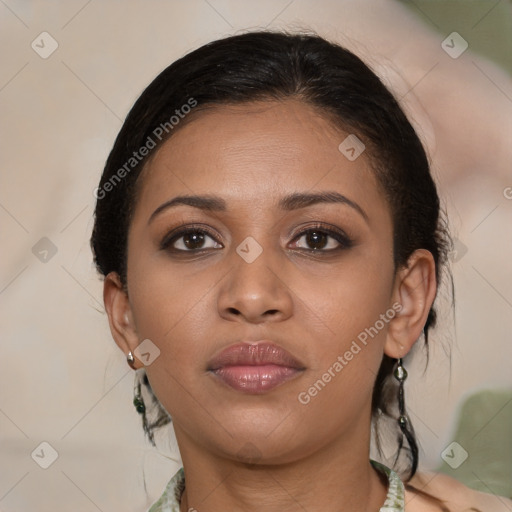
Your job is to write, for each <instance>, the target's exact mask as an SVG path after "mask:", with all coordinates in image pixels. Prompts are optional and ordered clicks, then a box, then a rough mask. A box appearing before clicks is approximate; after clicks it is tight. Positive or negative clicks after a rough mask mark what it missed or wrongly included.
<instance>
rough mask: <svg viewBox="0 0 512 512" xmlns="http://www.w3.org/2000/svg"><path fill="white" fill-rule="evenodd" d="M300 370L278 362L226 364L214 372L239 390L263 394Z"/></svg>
mask: <svg viewBox="0 0 512 512" xmlns="http://www.w3.org/2000/svg"><path fill="white" fill-rule="evenodd" d="M299 372H300V370H298V369H297V368H290V367H287V366H278V365H276V364H266V365H261V366H224V367H222V368H219V369H218V370H214V371H213V374H214V375H216V376H217V377H219V378H220V379H221V380H222V381H224V382H225V383H226V384H227V385H228V386H231V387H232V388H233V389H236V390H237V391H243V392H244V393H251V394H261V393H265V392H266V391H270V390H271V389H274V388H275V387H277V386H280V385H281V384H283V383H285V382H287V381H289V380H290V379H292V378H293V377H295V376H296V375H298V373H299Z"/></svg>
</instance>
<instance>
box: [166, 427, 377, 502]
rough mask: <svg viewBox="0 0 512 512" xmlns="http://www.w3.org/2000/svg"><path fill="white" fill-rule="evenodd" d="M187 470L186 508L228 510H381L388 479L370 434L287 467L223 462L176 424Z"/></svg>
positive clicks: (333, 445)
mask: <svg viewBox="0 0 512 512" xmlns="http://www.w3.org/2000/svg"><path fill="white" fill-rule="evenodd" d="M175 430H176V436H177V439H178V443H179V444H180V452H181V455H182V460H183V465H184V469H185V492H184V494H183V497H182V502H181V510H182V511H189V510H194V509H195V510H197V511H198V512H201V511H202V510H208V512H220V511H222V512H225V511H226V510H233V511H238V510H243V511H245V512H256V511H257V512H259V511H261V510H265V511H268V512H277V511H279V512H282V511H283V510H286V511H289V512H304V510H307V511H308V512H314V511H322V512H340V511H341V510H350V511H351V512H363V511H364V512H378V511H379V509H380V507H381V506H382V504H383V503H384V500H385V498H386V493H387V480H386V479H385V477H382V476H381V475H380V474H379V473H378V472H377V471H376V470H375V469H374V468H373V467H372V466H371V464H370V462H369V453H368V446H369V432H368V433H367V439H361V436H360V432H359V436H358V438H359V439H358V442H357V443H355V442H353V440H352V439H350V438H351V437H352V436H344V435H341V436H339V438H338V439H336V441H335V443H331V444H329V445H328V446H325V447H323V448H322V449H320V450H316V451H315V452H314V453H312V454H310V455H309V456H307V457H303V458H301V459H300V460H294V461H292V462H286V463H283V464H272V465H270V464H267V465H266V464H264V463H261V464H244V463H241V462H238V461H234V460H232V459H227V458H220V457H218V456H216V455H213V454H211V453H209V452H205V449H204V447H199V446H196V445H195V444H193V443H191V442H190V439H186V436H185V434H184V432H183V431H180V429H179V427H177V426H176V425H175Z"/></svg>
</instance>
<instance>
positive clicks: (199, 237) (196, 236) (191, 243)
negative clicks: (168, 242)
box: [183, 233, 204, 249]
mask: <svg viewBox="0 0 512 512" xmlns="http://www.w3.org/2000/svg"><path fill="white" fill-rule="evenodd" d="M203 241H204V235H203V234H202V233H188V234H187V235H185V236H184V237H183V243H184V244H185V246H186V247H187V248H188V249H196V248H197V247H195V244H198V245H199V246H200V245H202V243H203Z"/></svg>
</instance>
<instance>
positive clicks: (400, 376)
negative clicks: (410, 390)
mask: <svg viewBox="0 0 512 512" xmlns="http://www.w3.org/2000/svg"><path fill="white" fill-rule="evenodd" d="M394 376H395V379H396V380H397V381H398V413H399V416H398V425H399V426H400V429H401V430H402V431H403V429H404V427H406V426H407V416H406V414H405V400H404V381H405V379H407V371H406V369H405V368H404V367H403V364H402V358H399V359H398V364H397V366H396V369H395V372H394Z"/></svg>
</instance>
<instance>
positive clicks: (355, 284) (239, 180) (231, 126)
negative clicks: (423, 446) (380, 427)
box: [104, 100, 437, 512]
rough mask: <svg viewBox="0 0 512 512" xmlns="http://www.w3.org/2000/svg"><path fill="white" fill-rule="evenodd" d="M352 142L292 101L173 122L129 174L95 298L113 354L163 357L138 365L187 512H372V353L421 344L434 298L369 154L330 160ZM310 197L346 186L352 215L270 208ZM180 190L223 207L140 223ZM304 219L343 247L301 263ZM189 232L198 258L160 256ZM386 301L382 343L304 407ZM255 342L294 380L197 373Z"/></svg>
mask: <svg viewBox="0 0 512 512" xmlns="http://www.w3.org/2000/svg"><path fill="white" fill-rule="evenodd" d="M347 135H348V134H347V133H343V132H342V131H340V130H339V129H338V128H336V127H334V126H333V125H332V124H331V123H330V122H329V121H328V120H326V119H325V117H323V116H322V115H321V114H320V113H319V112H318V111H316V110H315V109H314V108H313V107H311V106H308V105H306V104H304V103H302V102H300V101H298V100H286V101H282V102H277V101H272V102H270V101H269V102H260V103H253V104H246V105H239V106H223V107H219V108H214V109H212V110H209V111H205V112H202V113H199V114H198V115H197V116H196V117H195V118H194V119H193V120H191V121H189V122H187V124H186V125H184V126H183V127H181V128H180V129H179V130H178V131H177V132H176V133H175V134H174V135H173V136H172V138H171V139H169V140H168V141H167V142H166V143H165V144H164V145H163V146H162V147H161V148H160V149H159V150H158V151H157V152H156V153H155V155H153V157H152V159H151V161H150V162H149V164H148V166H147V168H146V169H145V171H144V173H143V175H142V176H141V178H142V184H141V188H140V191H139V192H140V193H139V196H138V200H137V204H136V208H135V212H134V216H133V220H132V224H131V226H130V230H129V239H128V272H127V290H128V293H125V291H124V290H123V287H122V286H121V283H120V282H119V278H118V276H117V275H116V274H115V273H112V274H109V276H107V278H106V279H105V287H104V300H105V306H106V309H107V313H108V315H109V321H110V327H111V331H112V334H113V337H114V339H115V341H116V343H117V344H118V345H119V347H120V348H121V350H122V351H123V352H124V353H125V354H127V353H128V351H130V350H131V351H132V352H133V351H134V350H135V348H136V347H137V346H138V345H139V343H140V342H141V341H142V340H145V339H150V340H151V341H152V343H154V344H155V345H156V346H157V347H158V349H159V350H160V355H159V356H158V357H157V358H156V359H155V360H154V362H152V363H151V365H149V366H147V368H146V371H147V374H148V378H149V380H150V382H151V386H152V388H153V390H154V392H155V394H156V395H157V397H158V398H159V400H160V401H161V403H162V404H163V406H164V407H165V408H166V410H167V411H168V412H169V413H170V414H171V416H172V418H173V423H174V429H175V432H176V437H177V440H178V444H179V447H180V452H181V455H182V459H183V463H184V468H185V475H186V481H187V488H186V491H185V495H184V498H183V502H182V510H188V508H189V507H194V508H196V509H197V510H199V511H201V510H208V511H212V512H215V511H220V510H245V511H253V510H254V511H256V510H262V509H264V510H267V511H273V510H288V511H295V510H297V511H299V510H301V511H303V510H308V511H313V510H322V511H324V512H329V511H333V512H334V511H339V510H340V504H341V503H343V505H344V507H346V510H352V511H355V512H357V511H366V512H368V511H372V510H375V511H377V510H379V507H380V506H381V505H382V503H383V501H384V498H385V495H386V491H387V487H386V484H385V482H383V481H382V479H381V478H380V476H379V475H378V473H377V472H376V471H375V470H374V469H373V468H372V467H371V466H370V464H369V462H368V457H369V444H370V407H371V394H372V388H373V383H374V379H375V377H376V373H377V370H378V368H379V365H380V361H381V359H382V356H383V354H384V353H386V354H387V355H389V356H391V357H402V356H404V355H405V354H406V353H407V352H408V351H409V350H410V348H411V347H412V345H413V344H414V342H415V341H416V340H417V339H418V337H419V335H420V333H421V331H422V328H423V325H424V323H425V320H426V317H427V314H428V311H429V308H430V306H431V304H432V302H433V300H434V297H435V290H436V283H435V273H434V262H433V258H432V255H431V254H430V253H429V252H428V251H425V250H418V251H416V252H415V253H414V254H413V255H412V256H411V258H410V260H409V264H408V267H407V268H402V269H398V271H397V272H396V273H395V269H394V267H393V253H392V233H393V226H392V219H391V214H390V209H389V205H388V204H387V203H386V200H385V198H384V194H383V193H382V191H381V189H380V187H379V185H378V183H377V181H376V179H375V177H374V175H373V172H372V170H371V168H370V164H369V160H368V155H366V153H363V154H362V155H361V156H360V157H358V158H357V159H356V160H355V161H353V162H351V161H349V160H348V159H347V158H346V157H345V156H344V155H343V154H342V153H341V152H340V151H339V150H338V145H339V144H340V143H341V142H342V141H343V140H344V139H345V138H346V136H347ZM320 191H323V192H324V191H334V192H338V193H339V194H343V195H344V196H346V197H347V198H348V199H350V201H352V202H353V203H355V204H357V205H358V208H359V209H361V210H362V211H363V212H364V214H361V213H360V212H359V211H358V209H357V208H353V207H351V206H349V205H347V204H332V203H331V204H328V203H318V204H315V205H310V206H307V207H305V208H301V209H298V210H293V211H285V210H282V209H279V208H278V207H277V206H276V203H277V201H278V200H279V199H281V198H282V197H283V196H286V195H288V194H291V193H295V192H303V193H311V192H320ZM191 194H211V195H216V196H221V197H222V198H223V199H224V200H225V201H226V211H215V212H209V211H201V210H199V209H197V208H194V207H192V206H189V205H179V206H177V207H174V208H169V209H165V210H162V211H161V213H159V214H157V215H155V216H154V217H153V219H152V220H150V217H151V216H152V214H153V213H154V212H155V210H156V209H157V208H158V207H159V206H161V205H162V204H163V203H165V202H167V201H169V200H170V199H172V198H174V197H176V196H178V195H191ZM316 222H320V223H322V224H324V225H325V226H324V228H316V229H314V231H316V232H319V231H322V232H325V228H327V229H329V228H331V229H335V230H336V229H338V230H342V231H344V232H345V233H346V235H347V236H348V238H349V239H350V240H352V242H351V244H348V245H342V248H341V249H339V250H337V248H338V247H340V243H339V242H338V241H336V239H334V238H333V237H332V236H330V235H329V237H328V238H320V242H322V243H324V246H323V247H324V248H322V249H318V250H317V251H316V253H315V254H311V248H312V247H311V243H313V244H314V241H313V242H311V241H310V242H309V244H308V237H307V236H305V235H304V231H305V230H306V229H311V228H312V227H313V225H314V223H316ZM185 224H186V225H191V224H194V225H196V226H197V225H200V226H198V227H201V228H203V229H209V230H210V231H211V232H212V238H210V235H205V239H204V245H203V246H201V245H200V244H199V245H198V246H199V247H201V248H202V250H199V249H196V250H195V252H194V253H191V252H187V253H185V251H184V250H186V249H187V246H186V245H185V244H184V238H180V239H177V240H176V241H175V242H174V247H175V248H176V249H175V250H174V252H173V251H172V250H171V246H169V247H168V248H167V249H161V248H160V244H161V242H162V240H164V239H165V238H166V237H167V236H168V235H169V233H170V232H171V231H173V230H174V229H175V228H177V227H179V226H183V225H185ZM326 236H327V235H326ZM247 237H252V238H253V239H254V240H255V241H256V242H257V243H258V244H259V246H260V247H261V249H262V250H263V252H262V253H261V254H260V255H259V256H258V257H257V258H256V259H255V260H254V261H253V262H252V263H247V262H246V261H245V260H244V259H242V258H241V257H240V255H239V254H238V253H237V251H236V249H237V247H238V246H240V244H241V243H242V242H243V241H244V240H245V239H246V238H247ZM178 249H183V251H182V252H179V251H178ZM308 249H309V251H308ZM331 249H332V251H331V252H328V251H329V250H331ZM189 251H190V249H189ZM321 251H324V252H321ZM393 304H395V305H396V304H399V308H400V311H399V312H398V313H396V314H395V315H394V316H393V318H392V319H391V320H389V321H388V322H386V323H385V324H384V327H383V328H382V329H381V330H380V331H379V333H378V335H376V336H374V337H373V339H370V341H369V342H368V343H367V345H366V346H363V345H361V344H360V345H361V350H360V351H359V352H358V353H357V354H356V355H354V357H353V358H352V359H351V360H350V361H348V362H347V363H348V364H346V365H345V366H344V367H343V369H342V371H340V372H338V373H336V376H335V377H333V378H332V379H331V381H330V382H329V383H328V384H327V385H326V386H325V387H324V388H323V389H322V390H321V391H320V392H318V394H317V395H316V396H314V397H312V398H311V400H310V401H309V403H308V404H303V403H300V402H299V400H298V395H299V393H301V392H304V391H307V390H308V389H309V388H310V387H311V385H312V384H313V383H314V382H315V381H317V380H318V379H319V378H321V377H322V375H323V374H325V372H327V371H328V369H329V368H330V367H332V366H333V363H334V362H335V361H337V358H338V356H340V355H343V354H345V352H347V350H349V349H350V347H351V344H352V342H353V341H354V340H356V339H357V336H358V335H359V334H360V333H361V332H362V331H364V330H365V329H366V328H369V327H371V326H374V325H375V323H376V321H377V320H378V319H379V318H380V315H382V314H385V313H386V312H387V311H390V310H392V306H393ZM261 339H267V340H272V341H274V342H275V343H277V344H278V345H280V346H281V347H283V348H284V349H286V350H287V351H288V352H290V353H291V354H292V355H293V356H294V357H295V358H297V359H298V360H299V361H300V362H301V363H302V364H303V366H304V370H303V371H301V372H300V373H299V374H298V375H297V376H296V377H295V378H293V379H292V380H290V381H288V382H286V383H284V384H282V385H281V386H278V387H277V388H275V389H273V390H272V391H270V392H268V393H264V394H261V395H248V394H245V393H242V392H240V391H235V390H233V389H231V388H229V387H227V386H226V385H225V384H224V383H223V382H221V381H219V379H217V378H216V377H215V376H214V375H212V374H211V372H208V371H207V368H208V362H209V361H210V360H211V359H212V357H213V356H214V355H216V354H218V353H219V352H220V351H221V350H223V349H225V348H226V347H228V346H230V345H232V344H234V343H236V342H239V341H242V340H251V341H254V340H261ZM136 365H137V367H138V368H140V367H142V366H143V364H142V363H141V362H140V361H138V360H137V361H136ZM417 503H419V500H417ZM417 506H418V505H414V504H411V508H410V510H412V511H414V510H415V507H417ZM408 510H409V509H408ZM417 510H422V509H417ZM425 510H428V509H425ZM433 510H437V509H433Z"/></svg>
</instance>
